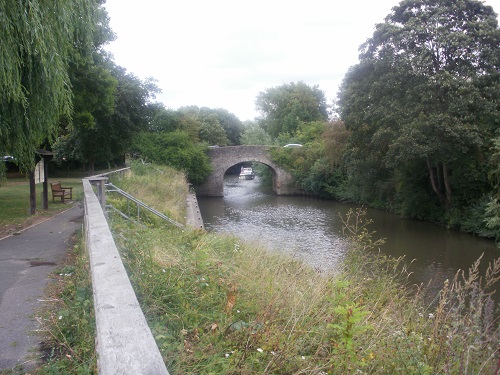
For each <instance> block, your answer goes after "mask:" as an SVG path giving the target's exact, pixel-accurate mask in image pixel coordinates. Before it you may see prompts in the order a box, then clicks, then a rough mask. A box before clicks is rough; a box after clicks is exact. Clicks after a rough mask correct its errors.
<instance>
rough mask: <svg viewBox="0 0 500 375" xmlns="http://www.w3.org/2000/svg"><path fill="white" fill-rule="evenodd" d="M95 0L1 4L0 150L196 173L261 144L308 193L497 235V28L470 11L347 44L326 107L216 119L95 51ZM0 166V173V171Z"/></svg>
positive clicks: (295, 102) (415, 11)
mask: <svg viewBox="0 0 500 375" xmlns="http://www.w3.org/2000/svg"><path fill="white" fill-rule="evenodd" d="M103 4H104V1H102V0H75V1H72V2H65V1H61V0H55V1H53V2H52V3H51V4H45V3H43V4H42V3H39V2H38V1H30V2H28V1H14V0H3V1H2V2H0V19H1V21H2V22H1V25H2V26H1V29H0V39H1V40H2V43H0V81H1V85H0V92H1V96H2V100H1V102H0V152H1V153H2V154H3V155H14V156H15V158H16V160H17V162H18V163H19V165H20V166H21V168H23V169H24V170H32V169H33V167H34V162H35V160H36V159H35V153H36V150H37V149H39V148H45V149H49V150H52V151H54V152H55V154H56V160H57V161H58V162H59V163H66V164H71V163H73V164H75V163H84V164H85V165H87V167H88V170H89V173H92V172H93V170H94V166H95V165H96V164H97V165H102V164H103V163H104V164H109V163H114V162H119V161H120V160H121V159H123V155H125V154H126V153H127V154H129V155H131V156H133V157H140V158H142V159H143V160H146V161H153V162H157V163H163V164H169V165H171V166H174V167H176V168H178V169H180V170H183V171H185V173H186V175H187V176H188V178H189V179H190V181H191V182H193V183H194V184H197V183H200V182H201V181H202V180H203V179H204V178H205V177H206V176H208V174H209V172H210V163H209V160H208V158H207V156H206V153H205V151H206V149H207V147H209V146H215V145H217V146H225V145H238V144H261V145H262V144H264V145H266V144H267V145H278V146H283V145H285V144H287V143H300V144H302V145H303V147H300V148H281V147H277V148H273V158H274V159H275V161H276V162H277V163H280V164H281V165H283V166H284V167H286V168H288V169H289V170H290V171H291V172H292V173H293V175H294V177H295V179H296V181H297V183H298V184H299V186H300V187H301V188H302V189H303V190H304V191H305V192H307V193H312V194H315V195H318V196H321V197H324V198H330V199H337V200H341V201H349V202H356V203H361V204H366V205H369V206H372V207H378V208H383V209H386V210H390V211H392V212H395V213H398V214H400V215H402V216H405V217H410V218H417V219H422V220H428V221H433V222H437V223H442V224H444V225H447V226H449V227H453V228H458V229H461V230H465V231H469V232H473V233H477V234H479V235H482V236H486V237H496V238H497V239H498V238H500V130H499V129H500V126H499V122H500V116H499V109H500V103H499V101H500V99H499V98H500V73H499V72H500V70H499V68H500V66H499V65H500V49H499V48H498V45H500V31H499V29H498V22H497V15H496V14H495V13H494V11H493V9H492V8H491V7H490V6H486V5H484V4H483V3H481V2H480V1H477V0H454V1H449V0H404V1H402V2H401V3H399V4H398V5H397V6H395V7H394V8H393V9H392V10H391V12H390V14H389V15H388V16H387V17H386V19H385V21H384V22H383V23H381V24H378V25H376V28H375V31H374V33H373V36H372V37H371V38H370V39H368V40H367V42H366V43H364V44H363V45H362V46H361V47H360V55H359V62H358V63H357V64H356V65H354V66H352V67H351V68H350V69H349V71H348V72H347V73H346V75H345V77H344V80H343V83H342V85H341V87H340V91H339V94H338V98H337V100H336V101H335V103H333V104H329V103H327V100H326V98H325V94H324V92H323V91H322V90H321V89H320V88H319V87H318V86H309V85H307V84H305V83H304V82H301V81H299V82H291V83H285V84H283V85H281V86H278V87H273V88H268V89H266V90H264V91H262V92H260V93H259V94H258V96H257V97H256V101H255V104H256V108H257V110H258V111H259V113H260V116H259V117H258V118H257V119H255V120H254V121H251V122H246V123H242V122H241V121H240V120H239V119H238V118H237V117H236V116H235V115H234V114H232V113H230V112H228V111H227V110H225V109H222V108H215V109H214V108H199V107H197V106H189V107H183V108H179V109H177V110H172V109H169V108H166V107H165V106H164V105H163V104H161V103H158V102H155V95H156V94H158V93H159V92H160V88H159V87H158V86H157V84H156V81H155V80H154V79H153V78H149V79H146V80H144V81H143V80H140V79H139V78H137V77H136V76H134V75H133V74H132V73H129V72H127V71H126V69H124V68H123V67H120V66H118V65H117V64H116V63H115V62H114V61H113V57H112V56H111V55H109V54H108V53H107V52H106V51H105V50H104V48H103V46H105V45H106V43H108V42H110V41H112V40H113V39H114V37H115V35H114V34H113V31H112V30H111V29H110V27H109V19H108V15H107V13H106V11H105V9H104V7H103ZM3 167H4V165H3V163H2V164H1V165H0V174H1V171H2V168H3Z"/></svg>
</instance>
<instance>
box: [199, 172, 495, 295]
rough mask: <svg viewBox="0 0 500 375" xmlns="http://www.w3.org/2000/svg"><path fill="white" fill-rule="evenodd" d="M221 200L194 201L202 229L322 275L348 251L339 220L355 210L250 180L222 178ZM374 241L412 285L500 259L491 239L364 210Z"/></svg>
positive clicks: (438, 280)
mask: <svg viewBox="0 0 500 375" xmlns="http://www.w3.org/2000/svg"><path fill="white" fill-rule="evenodd" d="M224 182H225V183H224V197H223V198H202V197H200V198H199V199H198V202H199V205H200V209H201V213H202V216H203V220H204V223H205V227H206V229H207V230H209V231H215V232H230V233H233V234H235V235H237V236H239V237H240V238H242V239H244V240H248V241H254V242H258V243H261V244H263V245H265V246H266V247H267V248H268V249H270V250H273V251H282V252H284V253H287V254H290V255H292V256H294V257H297V258H300V259H302V260H304V261H306V262H307V263H309V264H311V265H312V266H314V267H316V268H318V269H321V270H334V269H335V268H336V267H337V266H338V264H339V262H340V261H341V260H342V259H343V256H344V255H345V254H346V251H348V241H347V239H346V238H345V237H344V236H343V235H342V220H341V218H340V216H339V215H345V214H346V213H347V212H348V210H349V209H350V208H356V206H354V205H349V204H343V203H338V202H333V201H327V200H320V199H315V198H307V197H283V196H277V195H275V194H274V193H273V192H272V191H271V190H269V189H266V188H263V187H262V186H261V185H260V182H259V179H258V177H257V178H255V179H254V180H249V181H245V180H239V179H238V177H237V176H226V177H225V181H224ZM368 218H370V219H372V220H373V224H372V225H370V227H369V228H370V230H372V231H375V232H376V234H375V238H376V239H377V238H385V239H386V243H385V244H384V245H383V246H382V247H381V251H382V252H384V253H386V254H390V255H392V256H395V257H399V256H405V259H406V260H407V261H408V262H409V261H411V260H414V261H413V263H412V264H411V266H410V268H409V269H410V271H411V272H412V275H411V281H412V282H414V283H417V284H420V283H424V284H428V283H431V284H432V286H433V287H434V288H436V289H440V287H441V286H442V283H443V281H444V280H445V279H451V278H453V276H454V275H455V273H456V272H457V271H458V270H459V269H465V270H467V269H468V268H469V267H470V266H471V265H472V263H473V262H475V261H476V260H477V259H478V258H479V256H480V255H481V254H482V253H484V256H483V261H482V263H483V264H484V265H486V264H487V262H489V261H492V260H494V259H495V258H497V257H500V249H498V248H497V247H496V246H495V243H494V242H493V241H490V240H484V239H481V238H477V237H474V236H472V235H469V234H465V233H460V232H456V231H452V230H447V229H446V228H442V227H439V226H436V225H433V224H429V223H423V222H419V221H413V220H404V219H400V218H399V217H397V216H395V215H392V214H390V213H387V212H384V211H379V210H371V209H369V210H368Z"/></svg>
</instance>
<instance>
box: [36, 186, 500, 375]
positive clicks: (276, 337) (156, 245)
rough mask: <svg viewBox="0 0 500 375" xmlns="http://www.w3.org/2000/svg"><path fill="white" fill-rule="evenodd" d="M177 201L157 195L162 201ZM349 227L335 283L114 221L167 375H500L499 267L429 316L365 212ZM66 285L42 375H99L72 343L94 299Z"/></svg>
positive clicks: (351, 218)
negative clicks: (381, 250) (496, 291)
mask: <svg viewBox="0 0 500 375" xmlns="http://www.w3.org/2000/svg"><path fill="white" fill-rule="evenodd" d="M138 181H139V183H140V185H142V186H144V185H146V184H148V183H146V182H145V181H152V182H153V183H155V184H156V183H157V181H156V178H151V177H150V178H149V179H140V180H138ZM120 187H124V186H120ZM143 189H144V191H149V190H148V189H146V188H144V187H143ZM125 190H127V189H125ZM170 190H171V191H174V189H169V190H162V189H158V188H155V189H152V190H151V191H155V193H154V194H158V193H159V194H161V195H162V197H165V196H166V195H168V194H169V192H170ZM145 194H153V193H145ZM143 199H144V200H145V201H147V202H153V201H154V199H156V198H154V199H153V198H152V197H151V200H150V198H143ZM150 204H151V203H150ZM344 220H345V222H344V224H345V230H346V234H347V235H349V237H350V238H351V241H352V244H353V245H352V249H351V251H350V253H349V256H348V257H347V259H346V261H345V264H344V266H343V268H342V269H340V270H336V272H334V273H332V274H320V273H318V272H316V271H314V270H313V269H311V268H310V267H308V266H307V265H304V264H303V263H300V262H298V261H296V260H293V259H291V258H288V257H286V256H281V255H278V254H276V253H274V252H273V253H269V252H267V251H266V249H263V248H259V247H256V246H253V245H252V244H246V243H242V242H241V241H240V240H238V239H237V238H235V237H232V236H223V235H218V234H213V233H206V232H204V231H200V230H188V229H186V230H180V229H177V228H173V227H170V226H166V225H161V226H158V225H155V223H154V222H150V223H149V225H148V226H146V227H141V226H137V225H134V224H132V223H130V222H124V221H122V220H121V219H119V218H117V217H114V219H113V223H112V224H113V231H114V233H115V239H116V241H117V242H118V245H119V247H120V249H121V251H122V256H123V259H124V260H125V262H126V264H127V267H128V272H129V275H130V277H131V280H132V282H133V284H134V287H135V290H136V293H137V294H138V297H139V300H140V302H141V306H142V308H143V310H144V312H145V314H146V316H147V319H148V321H149V322H150V326H151V328H152V331H153V334H154V336H155V339H156V341H157V344H158V346H159V348H160V351H161V353H162V355H163V357H164V359H165V361H166V363H167V367H168V369H169V372H170V373H171V374H172V375H179V374H497V373H498V364H499V363H500V357H499V352H498V348H499V342H500V340H499V331H498V324H497V322H496V320H495V318H494V316H495V312H496V307H495V306H494V304H493V301H492V299H491V293H492V292H493V291H494V289H495V282H496V281H497V280H498V278H499V275H500V261H498V262H496V263H494V264H492V265H490V268H489V270H488V272H487V273H486V274H484V275H480V274H479V271H478V264H475V265H472V266H471V270H469V273H460V274H457V276H456V277H455V279H454V280H448V281H447V282H446V283H445V285H444V286H443V290H442V291H441V292H440V293H439V295H438V296H437V297H436V300H435V302H434V303H433V304H432V305H428V304H427V303H426V302H425V301H426V300H427V299H426V298H425V297H428V296H426V295H425V293H426V291H425V288H423V287H419V288H413V289H412V288H411V287H410V286H407V285H405V282H406V276H407V272H408V271H407V270H406V266H405V265H404V263H403V261H404V260H403V259H393V258H390V257H384V256H381V255H379V253H378V251H377V248H378V245H379V242H378V241H377V240H375V239H374V238H373V237H372V234H371V233H370V231H369V222H367V221H366V220H365V216H364V212H363V211H362V210H358V211H351V212H350V213H349V215H348V216H347V217H345V218H344ZM78 264H79V266H78V267H77V268H78V269H79V270H86V267H87V266H86V265H84V264H82V263H78ZM61 273H62V272H61ZM63 279H64V278H63ZM68 281H71V282H72V283H73V284H74V285H72V284H69V285H70V287H69V288H68V289H67V290H68V291H67V292H64V290H66V289H64V288H63V289H62V290H61V292H60V293H58V295H60V296H64V295H68V297H69V299H68V302H63V298H59V297H58V298H57V299H61V301H60V302H57V303H56V304H55V305H54V306H55V309H53V310H52V311H53V312H52V315H51V316H52V318H49V320H48V321H49V322H53V323H54V326H53V327H54V328H53V329H52V332H55V333H56V334H54V335H52V336H54V337H57V339H56V340H54V341H53V342H54V344H53V345H52V346H51V347H52V348H54V353H57V354H58V355H57V356H56V355H54V356H53V360H52V361H51V362H49V365H48V366H47V367H45V368H44V369H43V371H45V372H39V373H44V374H45V373H78V371H80V372H81V373H87V372H89V373H90V372H92V371H95V364H94V359H93V350H92V349H90V346H89V344H87V342H88V339H89V337H88V335H86V334H83V336H82V337H84V338H85V337H87V338H85V339H83V340H82V342H83V343H84V344H83V348H88V349H81V348H82V347H81V346H79V344H78V341H79V340H80V339H78V338H77V337H78V335H77V334H81V333H82V332H88V331H89V330H88V328H89V327H88V326H87V327H85V328H84V329H80V328H79V327H80V325H81V324H82V320H85V321H88V322H91V319H87V315H86V314H87V312H86V311H90V310H86V309H87V308H90V307H89V303H88V302H86V301H89V298H88V295H87V294H86V292H80V293H83V294H80V295H81V296H82V297H81V298H79V297H78V295H79V294H78V290H79V287H78V286H77V283H76V281H75V280H74V279H73V276H71V277H69V278H68ZM80 290H81V289H80ZM85 290H88V289H85ZM79 301H80V302H79ZM59 303H61V304H60V305H59ZM82 307H83V309H82ZM63 311H66V312H67V314H66V315H64V314H63V313H62V312H63ZM82 311H83V312H82ZM88 314H91V313H90V312H89V313H88ZM59 316H63V317H64V318H61V319H59ZM66 316H68V319H67V320H66ZM70 318H71V319H70ZM60 324H67V326H66V328H67V329H68V331H66V330H65V329H66V328H64V326H63V327H61V328H57V327H59V325H60ZM89 324H92V323H89ZM57 332H63V333H62V334H61V335H59V334H58V333H57ZM66 343H67V345H66ZM49 347H50V345H49ZM68 356H69V357H68ZM64 357H65V358H66V359H67V360H66V359H64ZM56 358H57V359H56ZM75 358H78V359H75ZM84 358H86V359H84ZM64 361H66V362H64ZM49 366H52V367H49ZM58 366H59V367H58ZM68 369H70V370H68ZM78 369H79V370H78ZM71 371H73V372H71Z"/></svg>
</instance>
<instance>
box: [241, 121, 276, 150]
mask: <svg viewBox="0 0 500 375" xmlns="http://www.w3.org/2000/svg"><path fill="white" fill-rule="evenodd" d="M241 143H242V144H244V145H272V144H273V140H272V139H271V136H270V135H269V134H267V133H266V131H265V130H264V129H262V128H261V127H260V126H259V125H258V124H248V125H246V127H245V130H244V131H243V134H242V135H241Z"/></svg>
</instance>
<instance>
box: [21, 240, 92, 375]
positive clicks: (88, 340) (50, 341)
mask: <svg viewBox="0 0 500 375" xmlns="http://www.w3.org/2000/svg"><path fill="white" fill-rule="evenodd" d="M88 267H89V266H88V255H87V251H86V249H85V246H84V244H83V241H82V238H81V237H80V238H79V241H78V243H77V244H76V245H74V247H73V248H72V249H71V250H70V251H69V253H68V258H67V259H66V261H65V265H64V266H61V268H60V269H58V270H56V272H55V274H54V278H56V282H55V283H53V284H52V285H51V286H50V287H49V294H50V295H51V296H52V297H53V298H47V299H46V300H47V301H48V302H47V303H46V306H45V307H44V311H43V312H42V315H43V318H44V319H42V320H41V322H42V334H43V335H44V338H45V340H44V342H43V350H44V351H45V352H46V353H48V355H47V358H45V363H43V364H42V365H41V366H40V367H38V368H36V369H35V370H33V371H31V372H30V373H32V374H38V375H45V374H47V375H49V374H81V375H85V374H89V375H90V374H95V373H97V364H96V355H95V318H94V306H93V298H92V285H91V280H90V273H89V269H88Z"/></svg>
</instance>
